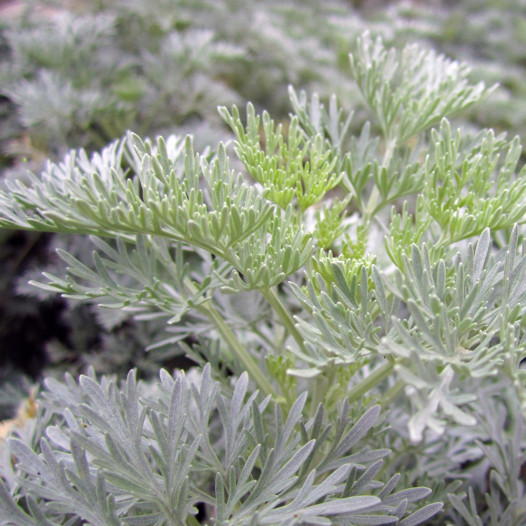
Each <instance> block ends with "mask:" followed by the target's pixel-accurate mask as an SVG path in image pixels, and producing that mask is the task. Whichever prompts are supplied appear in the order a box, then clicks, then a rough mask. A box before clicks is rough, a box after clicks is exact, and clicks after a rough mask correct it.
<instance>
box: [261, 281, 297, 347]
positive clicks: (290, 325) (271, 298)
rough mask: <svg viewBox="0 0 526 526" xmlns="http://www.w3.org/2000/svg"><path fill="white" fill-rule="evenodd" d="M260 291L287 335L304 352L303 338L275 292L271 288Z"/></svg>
mask: <svg viewBox="0 0 526 526" xmlns="http://www.w3.org/2000/svg"><path fill="white" fill-rule="evenodd" d="M260 291H261V294H263V296H264V297H265V299H266V300H267V301H268V302H269V303H270V305H271V306H272V308H273V309H274V311H275V312H276V314H277V315H278V316H279V317H280V319H281V321H282V322H283V325H284V326H285V328H286V329H287V330H288V332H289V334H290V335H291V336H292V337H293V338H294V340H295V342H296V343H297V344H298V347H299V348H300V349H301V350H302V351H304V350H305V348H304V345H303V338H302V337H301V334H300V333H299V332H298V329H296V325H295V323H294V320H293V319H292V316H291V315H290V312H289V311H288V310H287V309H286V308H285V306H284V305H283V303H281V300H280V299H279V296H278V295H277V294H276V291H275V290H273V289H271V288H265V289H260Z"/></svg>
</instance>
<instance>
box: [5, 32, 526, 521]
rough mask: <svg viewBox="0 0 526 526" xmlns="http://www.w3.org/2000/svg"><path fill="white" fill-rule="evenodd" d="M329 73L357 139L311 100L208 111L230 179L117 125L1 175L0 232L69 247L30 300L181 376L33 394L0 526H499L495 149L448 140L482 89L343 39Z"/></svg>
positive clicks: (502, 326)
mask: <svg viewBox="0 0 526 526" xmlns="http://www.w3.org/2000/svg"><path fill="white" fill-rule="evenodd" d="M351 70H352V74H353V78H354V80H355V82H356V84H357V86H358V88H359V90H360V92H361V93H362V95H363V98H364V99H365V102H366V103H367V105H368V107H369V108H370V110H371V117H372V119H373V120H372V121H371V122H366V123H365V124H364V125H363V127H362V129H361V132H360V133H359V134H358V135H351V133H350V123H351V120H352V114H350V115H347V114H345V113H344V112H343V110H342V109H341V108H340V106H339V105H338V102H337V100H336V98H335V97H333V98H331V99H330V101H329V102H328V103H327V104H326V105H324V104H322V103H321V102H320V100H319V98H318V97H317V96H316V95H313V96H312V97H311V98H310V99H309V98H308V97H307V95H306V94H305V93H300V94H298V93H296V92H295V91H294V90H292V89H291V91H290V96H291V102H292V107H293V113H292V115H291V117H290V120H289V121H288V122H281V123H275V122H274V121H273V120H272V118H271V116H270V115H269V114H268V113H266V112H263V113H262V114H261V115H260V114H258V113H257V112H256V111H255V109H254V107H253V106H252V105H250V104H248V105H247V108H246V114H245V115H244V116H243V117H241V112H240V111H239V109H238V108H236V107H233V108H231V109H227V108H220V110H219V112H220V115H221V116H222V118H223V119H224V120H225V122H226V123H227V124H228V125H229V126H230V128H231V129H232V131H233V132H234V134H235V139H236V140H235V144H234V150H235V155H236V157H237V159H238V160H239V161H241V163H242V164H243V166H244V171H243V172H242V173H241V174H238V173H236V172H235V171H234V170H232V169H231V168H230V156H231V154H230V153H229V151H228V148H227V147H226V146H225V145H223V144H220V145H219V146H218V147H217V149H216V150H214V151H211V152H205V153H204V154H201V155H200V154H198V153H196V152H195V151H194V148H193V143H192V138H191V137H186V138H178V137H173V136H172V137H169V138H168V139H166V140H165V139H163V138H161V137H160V138H158V139H157V140H156V141H155V142H153V141H150V140H142V139H141V138H140V137H138V136H137V135H134V134H131V133H130V134H128V135H127V136H126V137H125V138H123V139H122V140H119V141H116V142H114V143H113V144H111V145H109V146H108V147H106V148H104V149H103V150H102V151H101V152H100V153H96V154H94V155H92V156H91V157H89V156H88V155H87V154H86V153H85V152H83V151H82V150H81V151H78V152H71V153H70V154H69V155H67V156H66V157H65V158H64V160H63V161H62V162H60V163H58V164H54V163H49V164H48V167H47V169H46V170H45V171H44V172H43V173H42V174H41V175H40V176H34V175H33V176H29V177H30V180H29V182H22V181H18V182H17V181H11V182H9V184H8V186H7V189H6V190H5V191H3V192H2V193H1V194H0V214H1V220H0V224H1V225H2V226H4V227H8V228H22V229H28V230H39V231H46V232H66V233H76V234H85V235H89V236H90V239H91V241H92V243H93V248H94V250H93V255H92V260H91V261H90V262H86V261H81V260H80V259H77V258H75V257H73V256H72V255H71V254H69V253H68V252H66V251H64V250H61V251H60V252H59V256H60V257H61V258H62V259H63V260H64V262H65V263H66V265H67V267H68V269H67V275H66V277H65V278H60V277H56V276H53V275H50V274H45V278H46V282H45V283H39V284H37V285H38V286H40V287H43V288H45V289H47V290H52V291H56V292H59V293H61V294H63V295H65V296H67V297H70V298H75V299H81V300H87V301H97V302H98V303H100V305H101V306H102V307H105V308H109V309H124V310H126V311H128V312H131V313H133V314H134V315H135V316H136V317H137V318H138V319H152V318H157V319H164V320H166V323H167V326H168V329H167V330H168V333H167V336H166V339H165V340H164V341H162V342H152V348H153V347H155V348H158V347H162V346H163V345H164V346H170V347H173V346H178V347H179V348H180V350H181V352H186V354H187V355H188V356H189V357H191V358H192V359H193V360H194V361H195V362H196V363H197V364H199V365H200V367H199V368H196V369H192V370H191V371H190V372H188V373H187V374H186V375H185V374H183V373H175V374H174V375H171V374H169V373H168V372H166V371H161V373H160V379H159V381H158V382H156V383H155V384H151V383H144V382H140V381H138V380H137V379H136V375H135V374H134V372H133V371H132V372H130V374H129V375H128V378H127V380H126V381H124V382H120V381H118V380H117V379H115V378H110V377H105V376H104V377H102V378H100V379H97V378H96V377H95V375H94V374H93V373H92V372H91V373H88V374H87V375H85V376H81V377H80V379H79V380H78V381H77V380H75V379H74V378H73V377H71V376H66V378H65V379H64V381H62V382H59V381H57V380H55V379H51V378H48V379H47V380H46V381H45V389H44V390H43V392H42V393H41V395H40V397H39V415H38V417H37V419H36V420H35V421H34V422H33V423H32V425H30V426H28V427H27V428H25V429H24V430H23V431H22V432H20V434H19V436H18V437H15V438H12V439H11V440H10V442H9V445H8V449H7V450H6V458H5V460H4V462H3V464H2V476H3V479H4V483H3V485H2V486H1V490H0V510H1V518H0V524H5V525H12V524H16V525H36V524H38V525H56V524H68V525H69V524H94V525H102V524H108V525H117V524H130V525H134V524H135V525H139V524H140V525H143V524H144V525H146V524H152V525H164V524H170V525H177V524H198V523H199V520H203V521H207V523H208V524H223V525H227V524H232V525H233V524H236V525H242V524H247V525H249V524H250V525H257V524H273V525H274V524H298V525H299V524H320V525H322V524H342V525H343V524H400V525H405V526H409V525H416V524H447V523H448V522H450V523H454V524H462V522H463V521H464V522H465V523H466V524H469V525H478V524H492V525H512V524H517V525H518V524H523V523H524V521H525V520H526V501H525V497H524V484H523V482H522V480H521V466H522V463H523V461H524V458H523V456H524V451H525V447H526V441H525V439H524V436H523V418H524V414H525V411H526V394H525V390H524V372H523V370H522V369H521V367H520V363H521V360H522V359H523V358H524V357H525V323H526V316H525V315H526V301H525V300H526V297H525V294H526V275H525V274H526V255H525V251H524V243H523V233H522V226H521V224H522V222H523V217H524V214H525V212H526V170H525V169H524V168H522V169H520V170H519V169H518V168H517V165H518V161H519V158H520V153H521V147H520V144H519V139H517V138H515V139H512V140H508V139H506V138H505V137H504V136H496V135H495V133H494V132H493V131H492V130H482V131H481V132H480V133H478V134H476V135H474V136H468V135H466V134H465V133H464V132H463V131H462V130H457V129H455V127H454V126H453V125H452V124H451V122H450V121H449V120H448V119H450V118H451V117H452V116H453V115H455V114H456V113H458V112H460V111H462V110H464V109H465V108H467V107H469V106H471V105H473V104H474V103H476V102H479V101H480V100H481V99H483V98H484V97H485V96H486V95H487V94H488V92H489V90H487V89H486V88H485V87H484V86H483V85H471V84H470V83H469V82H468V80H467V74H468V69H467V67H466V66H464V65H461V64H458V63H456V62H451V61H449V60H447V59H446V58H444V57H443V56H437V55H436V54H434V53H433V52H430V51H426V50H423V49H420V48H418V47H416V46H413V45H409V46H407V47H406V48H404V49H403V50H402V51H401V52H397V51H396V50H394V49H386V48H385V47H384V45H383V43H382V41H381V40H380V39H378V40H375V41H373V40H371V38H370V37H369V35H367V34H365V35H364V36H363V37H362V38H361V39H360V40H359V42H358V49H357V52H356V53H355V54H354V55H353V56H352V57H351ZM198 510H200V511H199V514H198ZM203 516H204V518H203ZM198 517H199V518H198Z"/></svg>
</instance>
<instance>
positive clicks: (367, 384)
mask: <svg viewBox="0 0 526 526" xmlns="http://www.w3.org/2000/svg"><path fill="white" fill-rule="evenodd" d="M393 367H394V362H393V361H391V360H389V361H387V362H386V363H384V364H383V365H381V366H380V367H378V369H375V370H374V371H373V372H372V373H371V374H370V375H369V376H366V377H365V378H364V379H363V380H361V381H360V382H358V383H357V384H356V385H355V386H354V387H353V388H352V389H351V390H350V391H349V393H348V398H349V402H354V401H356V400H358V399H359V398H361V397H362V396H363V395H364V394H365V393H367V392H368V391H370V390H371V389H372V388H373V387H375V386H376V385H378V384H379V383H380V382H381V381H382V380H385V379H386V378H387V377H388V376H389V375H390V374H391V371H392V370H393Z"/></svg>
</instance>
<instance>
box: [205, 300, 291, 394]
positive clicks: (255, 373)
mask: <svg viewBox="0 0 526 526" xmlns="http://www.w3.org/2000/svg"><path fill="white" fill-rule="evenodd" d="M198 309H199V310H200V311H201V312H202V313H203V314H205V315H206V316H208V318H209V319H210V321H211V322H212V323H213V324H214V327H215V328H216V329H217V330H218V332H219V334H220V335H221V337H222V339H223V341H224V342H225V343H226V344H227V346H228V348H229V350H230V351H231V352H232V354H233V355H234V359H236V360H238V361H239V362H240V363H241V364H242V365H243V367H244V368H245V370H246V371H247V372H248V374H249V375H250V377H251V378H252V380H254V382H256V385H257V386H258V387H259V388H260V389H261V391H262V392H263V393H264V394H266V395H270V396H272V398H273V399H274V400H276V401H280V400H281V397H278V395H277V393H276V391H275V390H274V388H273V387H272V385H271V383H270V382H269V381H268V379H267V377H266V376H265V374H264V372H263V371H262V370H261V368H260V366H259V365H258V363H257V362H256V360H254V358H253V357H252V356H251V355H250V354H249V353H248V351H247V350H246V349H245V348H244V347H243V346H242V345H241V344H240V343H239V340H238V339H237V337H236V335H235V334H234V332H233V331H232V329H231V328H230V327H229V326H228V325H227V324H226V323H225V322H224V320H223V318H221V316H220V315H219V313H218V312H217V311H216V310H215V309H214V307H212V305H211V304H210V303H205V304H203V305H200V306H199V307H198Z"/></svg>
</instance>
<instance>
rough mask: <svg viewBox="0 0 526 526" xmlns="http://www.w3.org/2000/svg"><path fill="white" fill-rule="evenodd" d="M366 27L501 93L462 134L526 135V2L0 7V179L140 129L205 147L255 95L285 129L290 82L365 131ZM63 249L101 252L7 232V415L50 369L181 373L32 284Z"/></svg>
mask: <svg viewBox="0 0 526 526" xmlns="http://www.w3.org/2000/svg"><path fill="white" fill-rule="evenodd" d="M364 30H369V31H370V32H371V33H372V35H373V36H374V35H382V37H383V38H384V41H385V42H386V43H387V44H390V45H392V44H394V45H396V46H399V47H401V46H403V45H404V44H405V43H407V42H410V41H412V42H414V41H416V42H419V43H421V44H423V45H424V46H427V47H432V48H434V49H436V50H437V51H438V52H440V53H445V54H447V55H448V56H449V57H451V58H454V59H456V60H459V61H465V62H467V63H468V64H469V66H470V67H471V68H472V73H471V78H472V80H473V81H480V80H482V81H484V82H485V83H486V84H487V85H493V84H495V83H499V88H498V89H497V90H496V91H495V92H494V94H493V95H492V96H491V98H490V99H489V100H488V101H486V103H485V104H484V105H482V106H477V109H476V110H474V111H472V112H469V113H467V114H464V115H463V117H462V119H463V122H462V126H464V127H466V128H470V129H471V128H479V127H486V126H489V127H493V128H495V129H496V131H498V132H501V131H506V132H507V133H509V134H510V135H516V134H519V135H522V136H524V135H525V133H524V132H525V128H526V82H525V80H526V74H525V67H526V1H525V0H498V1H497V0H463V1H447V0H441V1H439V0H429V1H418V0H406V1H401V2H400V1H393V2H388V1H372V0H362V1H359V0H355V1H344V0H325V1H324V2H319V1H316V0H278V1H276V0H98V1H88V0H69V1H67V2H65V1H58V0H55V1H52V0H48V1H42V0H40V1H38V2H35V1H25V2H24V1H7V2H5V1H4V2H2V3H0V170H1V172H2V174H1V178H0V184H2V182H1V180H5V179H6V178H12V177H17V178H18V177H24V174H25V173H26V172H27V170H32V171H34V172H38V170H39V169H40V168H41V167H42V166H43V164H44V163H45V160H46V159H48V158H51V159H57V158H60V157H61V156H62V155H63V154H64V153H65V152H66V151H67V150H69V149H71V148H81V147H82V148H85V149H86V150H88V151H92V150H94V149H99V148H100V147H102V146H103V145H105V144H107V143H108V142H110V141H112V140H114V139H116V138H119V137H121V136H122V135H123V133H125V131H126V130H128V129H131V130H133V131H135V132H136V133H138V134H139V135H141V136H150V137H155V136H156V135H158V134H163V135H168V134H173V133H175V134H186V133H193V134H195V143H196V147H197V149H198V150H199V149H203V148H205V147H206V146H207V145H210V144H215V143H216V142H217V141H218V140H220V139H223V140H225V139H226V140H229V139H230V138H231V136H230V134H229V132H228V131H227V129H226V128H225V126H224V125H223V124H222V123H221V120H220V118H219V115H218V113H217V110H216V108H217V106H218V105H219V104H221V105H227V106H229V105H231V104H232V103H239V104H240V105H241V106H244V103H245V101H248V100H250V101H252V103H253V104H254V105H255V106H256V109H257V110H260V109H262V108H265V109H267V110H268V111H269V113H270V114H271V115H272V116H273V118H274V119H275V120H278V121H279V120H280V119H282V118H284V117H286V115H287V113H288V111H289V109H290V106H289V100H288V95H287V89H288V85H290V84H292V85H293V86H294V87H295V88H296V89H297V90H306V91H307V93H312V92H314V91H316V92H317V93H318V94H319V96H320V98H321V99H322V100H326V99H328V97H329V96H330V95H331V94H332V93H335V94H336V95H337V96H338V100H339V101H340V103H341V104H342V105H343V106H344V107H345V109H348V110H350V109H352V110H354V111H355V119H354V121H353V125H354V126H356V128H357V129H359V128H360V127H361V124H362V123H363V110H362V101H361V99H360V96H359V94H358V92H357V90H356V87H354V85H353V83H352V82H351V79H350V75H349V60H348V55H349V53H351V52H352V51H353V49H354V46H355V42H356V38H357V36H358V35H360V34H362V33H363V31H364ZM361 116H362V117H361ZM64 245H66V246H67V249H68V250H69V251H70V252H73V253H75V254H76V255H77V256H78V257H82V254H83V253H85V252H86V251H88V250H89V247H88V245H87V242H86V240H82V239H77V238H67V239H66V238H60V237H58V236H54V237H52V236H42V235H37V234H33V233H31V234H28V233H23V232H16V233H13V232H5V231H1V232H0V261H1V268H2V273H1V274H0V314H1V316H0V350H1V354H0V382H1V384H2V386H3V387H2V388H0V417H5V416H8V415H10V414H11V413H12V412H13V407H14V406H15V405H16V401H17V400H18V398H19V397H20V393H23V392H25V391H27V389H28V388H29V387H28V386H29V385H30V382H29V381H28V380H27V378H28V377H30V378H37V377H38V376H39V375H41V374H42V372H43V371H44V370H45V371H46V374H59V373H61V372H62V371H63V370H65V369H66V370H68V371H71V372H79V371H81V370H84V369H85V367H86V366H88V365H92V366H94V367H95V369H96V371H97V372H101V373H102V372H116V373H121V374H122V373H125V372H127V371H128V370H129V369H130V368H131V367H137V368H138V369H139V372H140V374H141V375H142V376H150V375H151V374H152V373H156V372H157V370H158V368H159V367H160V366H164V367H168V368H171V367H173V366H175V365H178V366H181V365H184V362H183V361H182V358H181V357H180V356H178V351H177V350H175V349H169V348H166V347H165V348H162V349H158V350H156V351H150V352H149V353H148V354H145V353H144V349H145V347H147V346H148V345H150V344H152V343H154V342H156V341H158V340H160V339H162V338H164V337H165V336H163V331H164V327H163V326H161V325H159V324H156V323H154V322H149V323H141V325H140V326H138V325H137V323H135V322H134V321H133V320H131V319H129V318H127V317H125V316H123V315H122V313H119V314H118V315H115V313H108V312H102V311H100V310H98V309H96V308H94V307H92V306H89V305H86V304H82V305H78V304H75V303H70V302H68V301H65V300H62V299H57V298H56V297H54V296H49V295H47V294H44V293H43V292H42V291H38V290H36V289H34V288H32V287H29V286H28V285H26V283H27V281H28V279H29V278H38V276H39V275H40V273H41V272H42V269H43V268H46V267H50V266H51V267H53V265H57V264H58V263H57V261H56V260H55V256H54V249H55V248H56V247H57V246H64Z"/></svg>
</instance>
